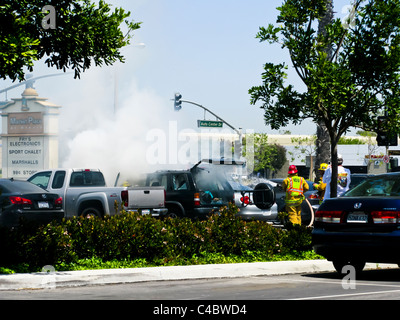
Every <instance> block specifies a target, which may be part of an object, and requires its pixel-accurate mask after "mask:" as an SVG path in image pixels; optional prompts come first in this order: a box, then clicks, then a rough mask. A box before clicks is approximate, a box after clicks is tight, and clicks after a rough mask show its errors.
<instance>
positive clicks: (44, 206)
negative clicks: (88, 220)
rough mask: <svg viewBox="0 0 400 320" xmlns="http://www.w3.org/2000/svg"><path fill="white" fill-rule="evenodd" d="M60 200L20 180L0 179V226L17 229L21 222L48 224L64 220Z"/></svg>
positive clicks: (54, 195)
mask: <svg viewBox="0 0 400 320" xmlns="http://www.w3.org/2000/svg"><path fill="white" fill-rule="evenodd" d="M62 202H63V201H62V198H61V197H60V196H59V195H57V194H55V193H50V192H48V191H45V190H43V189H42V188H39V187H38V186H36V185H34V184H32V183H30V182H28V181H22V180H14V179H13V178H11V179H0V204H1V211H0V226H2V227H17V226H19V225H20V223H21V222H22V221H25V222H35V223H49V222H50V221H53V220H58V221H61V220H62V218H64V211H63V209H62Z"/></svg>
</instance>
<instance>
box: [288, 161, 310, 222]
mask: <svg viewBox="0 0 400 320" xmlns="http://www.w3.org/2000/svg"><path fill="white" fill-rule="evenodd" d="M297 172H298V171H297V168H296V166H294V165H291V166H289V171H288V177H287V178H286V179H285V180H283V183H282V188H283V190H285V191H286V197H285V204H286V211H287V213H288V216H289V221H290V222H291V223H292V224H293V225H295V224H301V203H302V202H303V200H304V199H305V197H304V192H305V191H307V190H308V189H309V187H308V184H307V182H306V180H305V179H304V178H302V177H299V176H298V175H297Z"/></svg>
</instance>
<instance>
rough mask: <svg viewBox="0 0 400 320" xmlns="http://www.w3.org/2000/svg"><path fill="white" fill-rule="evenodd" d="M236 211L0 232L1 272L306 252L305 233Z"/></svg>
mask: <svg viewBox="0 0 400 320" xmlns="http://www.w3.org/2000/svg"><path fill="white" fill-rule="evenodd" d="M237 210H238V209H237V207H236V206H234V205H229V206H228V207H224V208H222V209H221V210H220V211H219V212H217V213H215V214H213V215H211V216H210V217H209V218H208V219H206V220H203V221H192V220H190V219H187V218H180V219H170V218H168V219H155V218H153V217H151V216H142V215H140V214H137V213H126V212H122V213H121V214H119V215H115V216H112V217H105V218H103V219H100V218H96V217H87V218H84V217H74V218H72V219H68V220H64V221H63V222H61V223H59V224H57V223H51V224H48V225H46V226H41V227H35V228H33V227H31V226H24V225H23V226H21V227H20V228H18V229H12V230H7V229H1V230H0V266H1V267H3V268H6V267H8V266H12V265H16V264H24V263H25V264H29V265H30V266H31V268H40V267H42V266H44V265H47V264H50V265H55V266H56V265H61V264H62V265H65V264H74V263H77V262H78V261H82V259H86V260H88V261H89V260H91V261H103V262H104V263H105V262H107V261H114V262H113V263H115V261H125V262H124V263H125V264H126V262H127V261H133V260H137V261H146V262H147V263H149V264H154V265H171V264H174V263H177V262H178V263H179V264H191V263H196V261H197V260H198V258H199V257H203V258H205V260H206V261H208V260H209V261H235V260H241V259H243V257H247V258H248V259H250V260H251V261H254V260H256V255H257V256H262V258H263V259H272V258H273V257H274V256H276V255H279V254H288V253H290V252H291V251H296V252H299V251H302V250H309V249H310V245H311V231H310V230H309V229H307V228H304V227H292V228H291V229H288V230H281V229H277V228H274V227H272V226H271V225H269V224H268V223H265V222H262V221H244V220H242V219H240V218H239V217H237V216H236V213H237ZM228 257H229V258H228ZM235 257H237V258H235ZM93 259H94V260H93ZM207 259H208V260H207ZM226 259H228V260H226ZM203 261H204V260H203ZM31 271H32V270H31Z"/></svg>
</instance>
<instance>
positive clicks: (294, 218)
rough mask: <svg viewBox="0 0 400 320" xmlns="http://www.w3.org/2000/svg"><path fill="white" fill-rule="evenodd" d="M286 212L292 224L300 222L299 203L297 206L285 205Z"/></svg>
mask: <svg viewBox="0 0 400 320" xmlns="http://www.w3.org/2000/svg"><path fill="white" fill-rule="evenodd" d="M286 212H287V213H288V216H289V221H290V222H291V223H292V224H301V204H299V205H298V206H293V205H292V206H288V205H286Z"/></svg>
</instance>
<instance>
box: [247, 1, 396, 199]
mask: <svg viewBox="0 0 400 320" xmlns="http://www.w3.org/2000/svg"><path fill="white" fill-rule="evenodd" d="M278 10H279V11H280V14H279V16H278V18H277V23H278V26H274V25H273V24H269V25H268V27H260V30H259V33H258V34H257V38H258V39H260V41H266V42H268V43H270V44H281V46H282V48H283V49H287V50H289V54H290V58H291V62H292V64H293V67H294V69H295V70H296V73H297V75H298V76H299V78H300V79H301V80H302V82H303V83H304V84H305V86H306V90H305V92H298V91H296V90H295V88H294V86H293V85H291V84H286V83H285V79H286V77H287V73H286V70H287V65H286V64H285V63H279V64H273V63H266V64H265V66H264V72H263V74H262V85H260V86H254V87H252V88H251V89H250V90H249V94H250V95H251V103H252V104H256V103H258V102H261V103H262V105H261V108H263V109H264V119H265V122H266V124H269V125H270V126H271V127H272V128H273V129H279V128H280V127H282V126H286V125H288V124H289V123H290V122H293V123H294V124H299V123H301V122H302V121H303V120H304V119H306V118H311V119H313V121H314V122H316V123H318V122H321V123H324V125H325V126H326V128H327V130H328V133H329V137H330V143H331V164H332V175H333V179H332V185H331V193H332V195H333V196H335V195H336V192H337V188H336V183H334V181H335V180H336V179H335V178H336V177H337V143H338V141H339V139H340V137H341V136H342V135H344V134H345V133H346V132H347V131H348V130H349V128H350V127H358V128H361V129H363V130H367V131H376V130H377V125H378V120H377V115H382V114H385V113H386V114H387V116H388V126H389V127H390V128H392V129H393V130H395V131H396V132H399V131H400V130H399V129H400V118H399V117H397V114H398V113H399V111H400V110H399V109H400V81H399V80H400V72H399V71H400V30H399V24H398V17H399V16H400V2H399V1H398V0H369V1H363V0H356V2H355V3H354V20H353V21H354V23H346V24H345V26H344V25H343V24H342V22H341V21H340V19H333V20H332V22H331V23H329V24H327V25H326V26H325V32H324V33H318V32H317V31H316V30H315V28H314V27H315V26H316V25H318V21H319V20H321V19H322V18H323V17H324V16H325V14H326V10H327V8H326V0H286V1H284V3H283V4H282V6H281V7H279V8H278ZM329 46H331V48H332V54H331V55H328V54H327V51H326V48H328V47H329Z"/></svg>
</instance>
